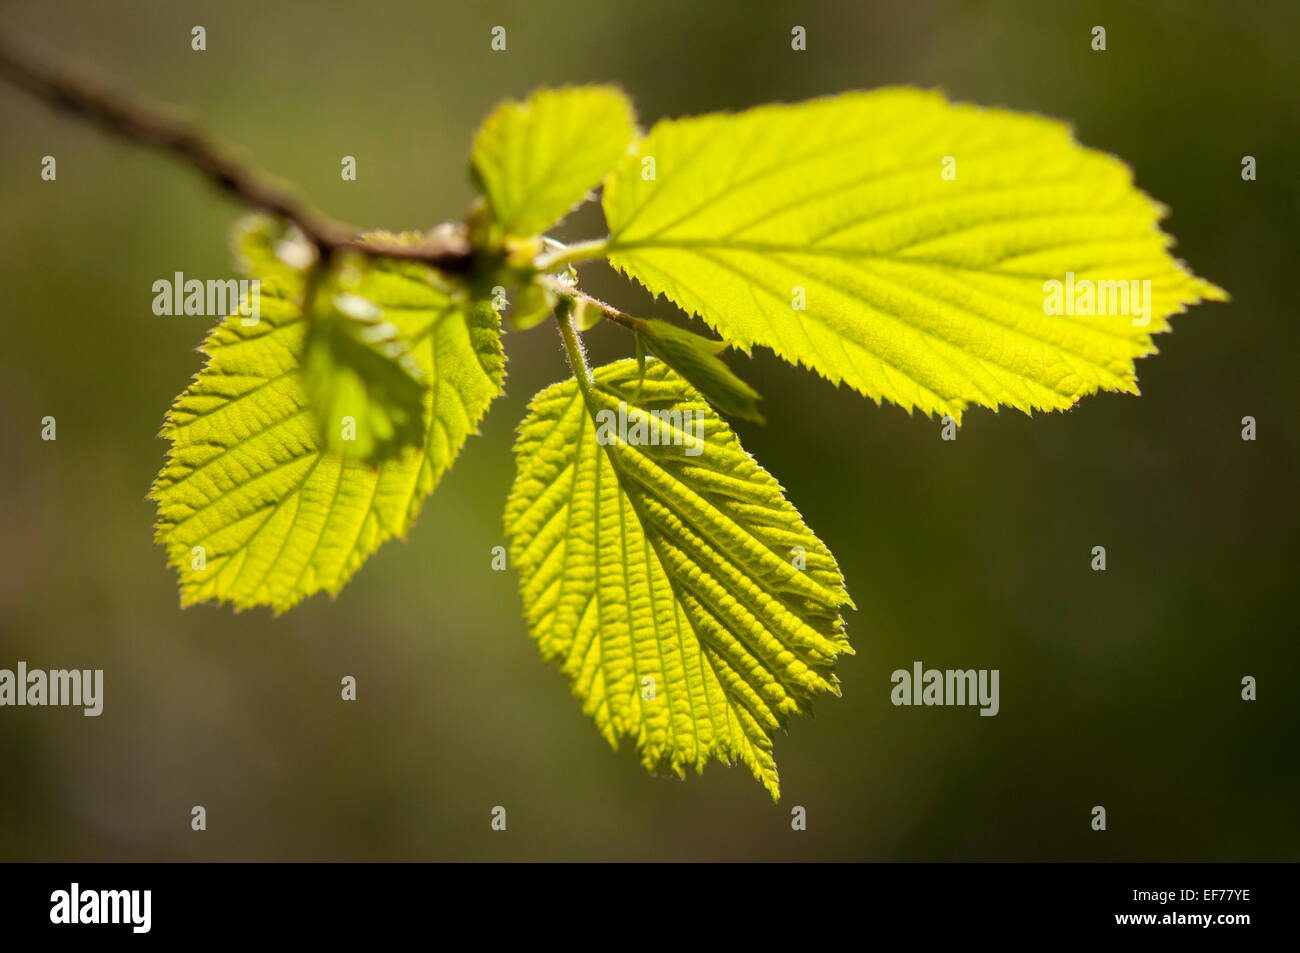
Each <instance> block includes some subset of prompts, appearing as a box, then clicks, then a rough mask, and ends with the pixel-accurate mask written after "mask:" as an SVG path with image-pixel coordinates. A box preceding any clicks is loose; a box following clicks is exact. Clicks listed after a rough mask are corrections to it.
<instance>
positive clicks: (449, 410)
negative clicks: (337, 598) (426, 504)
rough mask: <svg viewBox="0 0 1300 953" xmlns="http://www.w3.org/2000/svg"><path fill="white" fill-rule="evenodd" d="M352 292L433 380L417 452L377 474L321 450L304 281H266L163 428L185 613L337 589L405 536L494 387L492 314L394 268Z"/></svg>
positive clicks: (383, 267)
mask: <svg viewBox="0 0 1300 953" xmlns="http://www.w3.org/2000/svg"><path fill="white" fill-rule="evenodd" d="M255 257H257V256H255ZM357 293H358V294H359V295H361V296H363V297H365V298H367V299H368V300H370V301H371V302H373V303H374V304H376V305H377V306H378V307H379V308H380V310H381V311H382V315H383V319H384V320H386V321H389V322H391V323H392V324H393V325H395V326H396V327H397V328H398V330H399V332H400V333H401V335H402V337H403V338H404V340H405V342H406V346H407V347H408V348H409V350H410V352H411V354H412V355H413V356H414V358H415V361H416V363H417V365H418V367H419V370H420V373H421V374H422V376H423V378H424V380H425V381H426V382H427V383H428V385H429V386H428V388H427V389H426V390H425V391H424V396H423V401H424V408H423V422H424V432H425V439H424V440H423V442H422V445H421V446H419V447H408V448H406V449H404V450H402V451H401V452H400V453H399V454H398V455H397V456H395V457H393V458H392V459H389V460H384V461H382V462H381V463H379V464H378V465H377V466H371V465H368V464H366V463H364V462H361V461H358V460H349V459H347V458H344V457H342V456H340V455H338V454H335V453H329V452H325V451H323V450H322V447H321V444H320V440H319V436H318V432H317V427H316V423H315V420H314V418H313V414H312V412H311V408H310V406H309V402H308V399H307V394H306V391H305V389H304V386H303V379H302V378H303V374H302V367H301V361H302V356H303V347H304V343H305V340H304V339H305V336H306V333H307V325H308V323H307V321H306V320H304V318H303V315H302V310H301V307H300V301H301V295H302V281H301V275H296V276H295V274H293V273H286V274H282V275H279V276H278V277H276V278H273V279H271V280H268V281H266V282H264V283H263V285H262V293H261V316H260V320H259V321H258V322H257V323H256V324H254V325H251V326H249V325H246V324H245V323H244V321H243V319H242V318H241V317H240V316H238V315H233V316H231V317H229V318H227V319H225V320H224V321H222V322H221V323H220V324H219V325H217V327H216V328H214V329H213V331H212V332H211V333H210V334H209V336H208V338H207V340H206V341H205V342H204V345H203V351H204V353H205V354H206V355H207V363H206V364H205V365H204V367H203V370H202V371H200V373H199V374H198V375H197V377H196V378H195V380H194V383H193V384H192V385H191V386H190V387H189V389H187V390H186V391H185V392H184V393H183V394H181V395H180V397H178V398H177V399H176V403H175V404H174V405H173V407H172V409H171V411H170V412H169V414H168V415H167V420H166V423H165V424H164V426H163V430H162V435H163V436H165V437H167V438H168V439H169V440H170V441H171V451H170V453H169V455H168V458H167V461H166V464H165V465H164V467H163V469H162V472H161V473H159V475H158V479H157V480H156V481H155V483H154V486H153V488H152V490H151V491H150V496H151V498H153V499H154V500H156V501H157V503H158V522H157V527H156V538H157V540H158V542H160V543H162V544H163V545H164V546H165V547H166V549H167V554H168V561H169V562H170V564H171V565H172V566H173V567H175V568H176V570H177V572H178V573H179V576H180V588H181V603H182V605H190V604H192V603H195V602H201V601H218V602H230V603H233V604H234V605H235V606H236V607H238V608H248V607H250V606H256V605H267V606H271V607H273V608H274V609H275V610H276V611H282V610H285V609H288V608H290V607H291V606H293V605H295V604H296V603H297V602H299V601H300V600H301V599H303V598H304V597H306V596H308V595H311V594H312V593H315V592H319V591H321V590H325V591H328V592H330V593H336V592H337V591H338V590H339V589H340V588H341V587H342V586H343V584H344V583H345V582H346V581H347V580H348V578H349V577H350V576H351V575H352V573H353V572H355V571H356V570H357V568H358V567H359V566H360V565H361V564H362V563H363V562H364V561H365V559H366V558H367V557H368V556H369V555H370V554H371V553H372V552H374V550H375V549H376V548H378V546H379V545H380V544H381V543H383V542H384V541H385V540H387V539H390V538H391V537H393V536H401V535H404V534H405V533H406V531H407V529H408V528H409V527H410V525H411V523H412V521H413V520H414V519H415V516H416V514H417V513H418V511H419V508H420V504H421V503H422V502H423V500H424V497H425V496H427V495H428V494H429V493H430V492H431V491H432V490H433V488H434V487H435V485H436V484H437V482H438V480H439V478H440V477H441V476H442V474H443V472H444V471H445V470H446V469H447V467H448V466H450V464H451V462H452V461H453V459H454V458H455V456H456V454H457V452H458V451H459V450H460V447H461V445H462V444H463V443H464V441H465V438H466V437H467V436H468V435H469V434H470V433H472V432H473V431H474V430H475V428H476V427H477V425H478V422H479V420H480V419H481V418H482V416H483V413H484V412H485V410H486V409H487V405H488V404H489V403H490V402H491V400H492V398H494V397H495V396H496V395H497V394H498V393H499V392H500V390H501V381H502V376H503V372H504V363H503V362H504V358H503V356H502V352H501V344H500V325H499V321H498V318H497V315H496V312H495V311H494V310H493V309H492V307H491V305H490V303H488V302H468V301H466V300H464V299H463V297H461V296H458V295H456V294H453V293H451V292H450V291H449V290H448V289H446V288H443V287H441V286H440V285H439V284H438V283H437V281H436V280H435V279H434V277H433V274H432V272H430V271H429V269H427V268H425V267H423V266H421V265H418V264H415V263H413V262H403V261H394V260H391V259H376V260H374V261H372V262H371V265H370V267H369V269H368V270H367V271H366V273H365V276H364V278H363V280H362V282H361V284H360V285H359V286H358V288H357Z"/></svg>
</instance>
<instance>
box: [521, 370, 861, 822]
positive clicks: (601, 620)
mask: <svg viewBox="0 0 1300 953" xmlns="http://www.w3.org/2000/svg"><path fill="white" fill-rule="evenodd" d="M583 371H584V372H585V368H584V369H583ZM620 405H621V406H622V407H623V408H624V413H625V419H627V420H628V421H629V427H630V428H631V429H629V430H628V431H627V434H626V437H627V440H626V442H620V441H619V439H618V438H619V431H618V427H617V419H618V415H619V412H620ZM654 411H661V412H665V413H679V414H680V415H681V416H680V418H679V420H680V423H678V421H673V423H674V424H677V426H674V427H672V428H671V429H668V426H667V424H665V429H664V431H663V432H662V433H660V438H659V439H658V441H657V442H654V443H651V442H648V440H646V439H643V440H641V441H640V442H638V443H633V442H632V441H634V440H635V439H636V438H637V434H636V432H635V426H636V424H635V421H636V420H637V419H642V420H648V415H649V414H650V413H652V412H654ZM611 415H612V418H613V423H614V425H613V427H612V428H611ZM660 419H665V418H655V420H656V424H657V423H658V421H659V420H660ZM697 426H698V428H699V429H698V430H697V429H696V428H697ZM611 438H613V439H612V442H611ZM673 441H676V442H673ZM515 452H516V454H517V461H516V462H517V467H518V474H517V477H516V479H515V484H514V487H513V488H512V490H511V493H510V499H509V502H508V503H507V505H506V531H507V533H508V534H509V536H510V549H511V559H512V561H513V563H514V565H515V566H517V567H518V568H519V571H520V575H521V582H520V586H521V591H522V594H523V600H524V607H525V612H526V614H527V617H528V625H529V630H530V632H531V634H532V637H533V638H534V639H535V640H536V641H537V643H538V646H539V647H540V649H541V652H542V655H543V657H544V658H546V659H559V660H560V662H561V667H562V670H563V672H564V674H565V675H567V676H568V677H569V678H570V679H571V680H572V683H573V692H574V694H575V695H576V696H577V697H578V698H579V699H581V700H582V703H583V710H584V712H586V714H587V715H589V716H590V717H591V718H593V719H594V720H595V723H596V726H597V728H598V729H599V730H600V733H601V734H602V735H603V736H604V737H605V738H606V739H607V740H608V741H609V743H610V744H611V745H613V746H614V747H617V746H618V742H619V739H620V738H631V739H633V740H634V742H635V744H636V747H637V750H638V751H639V752H640V755H641V760H642V762H643V763H644V765H645V766H646V768H647V769H649V770H651V771H654V770H656V769H658V768H661V767H669V768H671V769H672V770H673V771H675V772H676V773H677V774H678V775H683V774H684V773H685V769H686V767H687V766H694V767H695V769H696V770H697V771H698V770H702V769H703V767H704V765H705V763H706V762H708V760H709V759H710V758H714V757H716V758H718V759H720V760H722V761H724V762H728V763H730V762H734V761H741V762H743V763H744V764H746V765H748V766H749V768H750V770H751V771H752V772H753V774H754V777H755V778H757V779H758V780H759V781H760V782H761V783H762V784H763V785H764V787H766V788H767V789H768V791H770V792H771V794H772V796H773V798H776V797H777V796H778V795H779V785H778V779H777V771H776V763H775V761H774V760H773V758H772V733H773V732H774V731H776V730H777V729H778V728H780V727H783V726H784V725H785V723H786V720H787V719H788V718H789V716H791V715H794V714H797V713H801V712H807V711H808V710H809V707H810V703H811V700H812V698H813V696H814V695H816V694H817V693H819V692H831V693H833V694H839V689H838V687H837V686H838V682H837V680H836V677H835V674H834V665H835V659H836V656H837V655H839V654H841V653H851V652H852V649H851V648H850V647H849V643H848V640H847V638H846V637H845V635H844V622H843V620H842V619H841V618H840V614H839V610H840V607H841V606H846V605H847V606H851V605H852V603H851V601H850V600H849V596H848V593H847V592H845V590H844V580H843V578H842V577H841V575H840V571H839V568H838V567H837V566H836V564H835V560H834V557H832V556H831V554H830V552H829V551H828V550H827V549H826V547H825V546H824V545H823V544H822V542H821V541H820V540H819V539H818V538H817V537H816V536H814V535H813V533H812V531H811V530H809V529H808V527H807V526H805V525H804V523H803V521H802V519H801V518H800V516H799V513H798V512H797V511H796V510H795V508H794V507H793V506H791V505H790V503H788V502H787V501H786V499H785V497H784V496H783V494H782V491H781V487H780V485H779V484H778V483H777V482H776V481H775V480H774V479H772V477H771V476H769V475H768V474H767V473H766V472H765V471H764V470H763V469H761V468H760V467H759V466H758V465H757V464H756V463H755V462H754V460H753V458H752V457H750V456H749V454H747V453H746V452H745V451H744V450H743V449H742V448H741V446H740V443H739V442H738V441H737V440H736V437H735V435H734V434H733V433H732V432H731V430H730V429H729V428H728V427H727V425H726V423H724V422H723V421H722V420H721V419H720V418H719V417H718V416H717V415H716V414H715V413H714V412H713V411H712V410H711V409H709V407H708V405H707V404H706V403H704V401H703V400H702V399H701V398H700V395H699V394H698V393H696V392H695V391H694V390H693V389H692V388H691V386H690V385H689V384H688V383H687V382H686V381H684V380H683V379H682V378H681V377H680V376H678V375H677V374H676V373H675V372H673V371H672V370H671V369H670V368H668V367H667V366H666V365H665V364H663V363H662V362H660V361H651V362H648V364H647V366H646V368H645V379H644V381H642V379H641V374H640V371H639V370H638V367H637V362H636V361H634V360H624V361H619V362H616V363H614V364H609V365H606V366H605V367H602V368H600V369H598V370H597V371H595V373H594V380H593V381H592V383H591V384H590V385H588V384H587V382H586V381H585V380H584V381H583V382H582V383H581V384H580V383H579V382H578V381H576V380H570V381H567V382H565V383H561V384H556V385H554V386H552V387H549V388H547V389H546V390H544V391H542V392H541V393H540V394H538V395H537V396H536V397H534V398H533V400H532V403H531V404H530V406H529V413H528V416H527V417H526V418H525V419H524V421H523V423H522V424H520V427H519V437H518V442H517V443H516V446H515ZM800 553H802V558H803V560H804V561H805V562H804V568H803V569H802V570H801V569H796V568H795V561H796V556H797V554H800ZM650 679H652V680H653V681H648V680H650ZM651 686H653V688H654V693H653V694H654V697H653V698H652V699H651V698H647V697H646V694H647V689H648V688H649V687H651Z"/></svg>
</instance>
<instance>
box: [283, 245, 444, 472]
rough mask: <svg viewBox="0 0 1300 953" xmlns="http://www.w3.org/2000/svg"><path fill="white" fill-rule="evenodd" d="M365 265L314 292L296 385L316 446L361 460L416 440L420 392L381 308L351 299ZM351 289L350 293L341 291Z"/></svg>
mask: <svg viewBox="0 0 1300 953" xmlns="http://www.w3.org/2000/svg"><path fill="white" fill-rule="evenodd" d="M368 267H369V266H368V264H366V263H365V262H358V263H355V264H349V265H346V266H344V267H343V268H342V269H341V271H342V273H343V274H348V273H352V274H354V275H355V277H354V278H353V280H352V281H351V282H348V281H340V280H339V279H338V277H337V276H335V275H331V276H329V278H327V284H326V287H324V288H320V289H318V291H317V293H316V294H315V300H316V303H315V305H314V308H313V318H312V321H311V323H310V324H311V326H310V330H309V331H308V333H307V343H306V345H305V347H304V352H303V359H302V383H303V389H304V390H305V391H306V394H307V399H308V401H309V402H310V404H311V406H312V410H313V412H314V415H315V417H316V422H317V425H318V427H317V431H318V436H319V438H320V445H321V447H322V448H323V449H325V450H327V451H329V452H331V453H337V454H341V455H343V456H345V457H349V458H354V459H358V460H365V461H367V462H371V463H373V462H376V461H378V460H383V459H388V458H390V457H393V456H395V455H396V454H397V453H398V452H399V451H400V450H401V449H402V448H403V447H419V446H420V445H422V444H423V442H424V434H425V422H424V394H425V391H426V389H427V387H426V382H425V379H424V374H423V373H422V372H421V370H420V367H419V364H418V362H417V361H416V360H415V356H414V354H412V353H411V347H410V343H409V342H408V340H407V338H406V337H405V336H404V335H403V334H402V332H401V331H400V330H399V329H398V327H397V325H396V324H394V323H393V322H391V321H388V320H385V318H384V312H383V310H382V309H381V308H380V307H379V306H378V305H377V304H375V303H373V302H372V301H370V300H369V299H367V298H364V297H362V296H360V295H359V294H357V293H356V291H358V290H360V288H359V287H358V285H359V284H360V282H361V277H360V276H361V270H360V269H362V268H368ZM344 288H351V289H353V290H343V289H344Z"/></svg>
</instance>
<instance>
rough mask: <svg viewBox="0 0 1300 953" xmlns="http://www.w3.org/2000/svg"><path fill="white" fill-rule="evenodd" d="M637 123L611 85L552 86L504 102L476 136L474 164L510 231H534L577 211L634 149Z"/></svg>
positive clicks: (483, 187) (502, 223)
mask: <svg viewBox="0 0 1300 953" xmlns="http://www.w3.org/2000/svg"><path fill="white" fill-rule="evenodd" d="M635 123H636V120H635V117H634V115H633V112H632V106H631V104H630V103H628V101H627V98H626V97H625V96H624V95H623V94H622V93H621V92H620V91H619V90H617V89H614V88H613V87H609V86H578V87H571V88H567V89H544V90H541V91H539V92H536V93H534V94H533V95H532V96H530V97H529V98H528V99H527V100H526V101H524V102H522V103H519V102H506V103H503V104H502V105H500V106H498V107H497V108H496V110H495V111H494V112H493V113H492V114H491V115H490V116H488V118H487V120H486V121H485V122H484V123H483V126H482V128H481V129H479V132H478V136H477V138H476V139H475V140H474V152H473V157H472V160H471V169H472V172H473V176H474V179H475V182H476V183H477V185H478V187H479V188H480V189H481V190H482V192H483V194H484V195H485V196H486V197H487V202H488V207H489V208H490V209H491V210H492V212H493V215H494V217H495V220H496V222H497V224H498V225H499V226H500V228H501V229H502V231H504V232H505V233H506V234H508V235H533V234H536V233H539V232H544V231H546V230H547V229H548V228H550V227H551V226H552V225H554V224H555V223H556V222H557V221H559V220H560V219H561V218H563V217H564V216H565V215H567V214H569V212H570V211H571V210H572V209H573V207H574V206H575V205H578V204H579V203H580V202H582V201H583V200H584V199H585V198H586V197H587V194H588V193H589V192H590V191H591V190H592V189H594V188H595V187H596V186H598V185H599V184H600V183H601V180H602V179H604V178H605V175H606V174H607V173H608V172H609V171H610V169H612V168H614V166H615V165H616V164H617V163H618V161H619V159H620V158H622V156H623V155H624V154H625V153H626V152H627V148H628V143H629V142H631V140H632V137H633V136H634V135H635V134H636V125H635Z"/></svg>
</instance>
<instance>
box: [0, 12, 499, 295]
mask: <svg viewBox="0 0 1300 953" xmlns="http://www.w3.org/2000/svg"><path fill="white" fill-rule="evenodd" d="M21 46H22V49H20V43H19V41H17V40H16V39H15V38H13V37H12V36H2V35H0V76H2V77H4V78H5V79H7V80H9V81H10V82H11V83H13V84H14V85H15V86H18V87H20V88H21V89H24V90H26V91H27V92H30V93H32V94H33V95H35V96H36V97H37V98H39V99H41V100H43V101H44V102H46V103H47V104H48V105H49V106H51V107H52V108H54V109H56V110H60V111H63V112H68V113H71V114H73V115H75V116H79V117H81V118H84V119H86V120H88V121H89V122H92V123H94V124H96V125H98V126H99V127H100V128H102V129H104V130H105V131H107V132H109V133H112V134H113V135H115V136H118V137H120V138H122V139H125V140H127V141H129V142H135V143H139V144H141V145H146V146H150V147H152V148H155V149H159V150H161V151H163V152H168V153H171V154H172V155H174V156H176V157H177V158H179V159H180V160H181V161H183V162H185V163H187V164H188V165H190V166H192V167H194V168H195V169H197V170H198V171H199V173H200V174H202V175H203V176H205V177H206V178H207V179H208V180H209V181H210V182H212V183H213V184H214V185H215V186H216V187H217V188H218V189H220V190H221V191H223V192H226V193H228V194H230V195H233V196H234V197H236V198H238V199H240V200H241V201H243V202H245V203H247V204H248V205H251V206H253V207H255V208H259V209H262V210H263V211H266V212H268V213H270V214H272V215H275V216H278V217H279V218H282V219H285V220H287V221H289V222H292V223H293V224H294V225H296V226H298V228H299V230H300V231H301V232H302V233H303V235H304V236H305V237H306V239H307V240H308V241H310V242H311V243H312V244H314V245H315V246H316V248H317V250H318V251H319V252H320V253H321V256H322V257H327V256H329V255H330V254H331V253H333V252H335V251H338V250H340V249H345V248H346V249H354V250H356V251H359V252H361V253H362V254H366V255H376V256H382V257H386V258H405V259H412V260H415V261H421V262H424V263H425V264H428V265H431V266H432V267H434V268H437V269H439V270H440V271H445V272H450V273H453V274H463V273H465V272H467V271H469V270H470V268H471V267H472V265H473V263H474V254H473V251H472V249H471V247H470V244H469V242H468V240H467V239H466V237H465V233H464V229H463V228H459V227H456V226H440V227H439V228H436V229H434V230H432V231H431V232H429V233H428V234H427V235H426V236H425V238H424V240H423V241H421V242H419V243H415V244H409V245H397V244H385V243H380V242H377V241H375V240H373V239H371V240H369V241H365V242H363V241H362V240H361V231H360V230H359V229H357V228H355V227H353V226H351V225H348V224H345V223H343V222H339V221H336V220H334V219H330V218H327V217H325V216H323V215H320V214H319V213H317V212H315V211H313V210H312V209H310V208H308V207H307V206H306V205H304V204H303V203H302V202H300V201H299V200H298V199H297V198H296V197H295V196H294V195H293V194H292V193H291V192H289V191H288V190H287V189H285V188H283V187H280V186H278V185H275V184H272V181H271V180H270V179H269V178H268V177H267V176H266V175H264V174H262V173H261V172H259V171H258V170H256V169H254V168H252V167H250V166H248V165H246V164H243V163H241V162H238V161H236V160H235V159H234V158H232V157H231V156H230V155H229V154H228V153H227V152H226V151H225V150H223V149H221V148H220V147H219V146H218V145H217V144H216V143H214V142H212V141H211V140H210V139H208V138H206V137H205V136H203V135H202V134H201V133H200V132H199V131H198V130H197V129H195V128H194V127H193V126H192V125H190V124H189V123H188V122H186V121H184V120H183V119H181V118H179V117H178V116H176V115H175V112H174V111H172V112H171V114H169V113H168V112H167V111H164V110H162V109H159V108H158V107H156V106H152V105H147V104H145V103H143V102H141V101H139V100H137V99H134V98H131V97H129V96H127V95H126V94H124V93H122V92H120V91H117V90H113V89H110V88H108V87H106V86H103V85H101V84H99V83H96V82H93V81H91V80H90V79H88V78H86V77H84V76H80V75H77V74H76V73H74V72H73V71H71V70H70V69H67V68H64V67H61V66H56V65H52V64H51V63H49V62H46V61H45V58H43V57H41V56H37V55H35V54H33V53H31V52H29V50H31V49H32V44H31V43H30V42H29V41H27V40H26V39H25V38H24V39H23V40H22V41H21Z"/></svg>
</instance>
